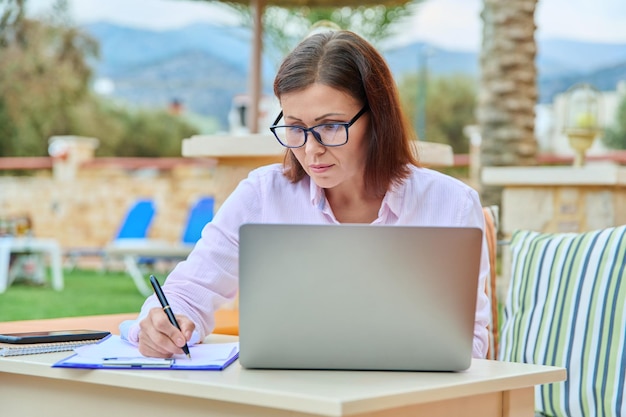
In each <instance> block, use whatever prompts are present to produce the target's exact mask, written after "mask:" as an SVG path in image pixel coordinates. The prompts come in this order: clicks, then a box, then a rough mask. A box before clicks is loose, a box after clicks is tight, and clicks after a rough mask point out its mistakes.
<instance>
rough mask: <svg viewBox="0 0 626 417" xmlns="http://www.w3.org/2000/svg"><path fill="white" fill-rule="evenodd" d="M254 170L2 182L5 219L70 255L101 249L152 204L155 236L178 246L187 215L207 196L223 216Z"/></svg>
mask: <svg viewBox="0 0 626 417" xmlns="http://www.w3.org/2000/svg"><path fill="white" fill-rule="evenodd" d="M248 171H249V168H237V167H229V166H223V167H219V169H218V168H216V167H213V168H211V167H198V166H187V165H182V166H179V167H176V168H174V169H171V170H137V171H134V172H125V171H124V170H118V169H114V168H104V169H90V170H81V171H79V173H78V175H77V176H76V177H75V178H74V179H64V180H59V179H55V178H54V177H53V176H52V175H50V174H47V175H46V174H44V175H38V176H34V177H0V216H5V217H8V216H15V215H22V214H26V215H28V216H29V217H30V218H31V219H32V222H33V232H34V235H35V236H37V237H48V238H55V239H57V240H58V241H59V243H60V244H61V246H62V247H63V248H64V249H70V248H96V247H102V246H103V245H105V244H106V243H108V242H110V241H111V240H112V239H113V238H114V237H115V235H116V233H117V231H118V229H119V227H120V224H121V222H122V220H123V219H124V217H125V215H126V211H127V210H128V208H129V207H130V206H131V205H132V204H133V203H134V202H135V201H136V200H137V199H140V198H152V199H153V200H154V202H155V204H156V207H157V213H156V216H155V218H154V221H153V223H152V226H151V229H150V233H149V236H150V237H152V238H158V239H165V240H168V241H172V242H176V241H179V240H180V239H181V237H182V233H183V229H184V227H185V223H186V218H187V213H188V211H189V209H190V207H191V206H192V205H193V203H194V202H195V201H196V200H197V199H198V198H199V197H201V196H213V197H214V198H215V209H216V210H217V209H218V208H219V206H220V205H221V204H222V202H223V201H224V199H225V198H226V197H227V196H228V195H229V194H230V193H231V192H232V190H233V189H234V187H235V186H236V185H237V183H238V182H239V181H240V180H241V179H242V178H244V177H245V176H246V175H247V173H248Z"/></svg>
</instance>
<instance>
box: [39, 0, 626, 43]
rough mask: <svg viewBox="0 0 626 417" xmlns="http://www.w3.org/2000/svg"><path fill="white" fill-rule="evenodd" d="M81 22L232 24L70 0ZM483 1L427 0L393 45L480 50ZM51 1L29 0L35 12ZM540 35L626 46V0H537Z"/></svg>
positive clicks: (175, 10) (211, 16)
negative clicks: (427, 43) (426, 44)
mask: <svg viewBox="0 0 626 417" xmlns="http://www.w3.org/2000/svg"><path fill="white" fill-rule="evenodd" d="M68 2H69V5H70V10H71V14H72V16H73V18H74V20H75V22H76V23H78V24H85V23H92V22H96V21H101V20H106V21H109V22H113V23H118V24H122V25H125V26H132V27H139V28H145V29H153V30H165V29H172V28H176V27H181V26H185V25H187V24H191V23H198V22H212V23H222V24H233V23H234V22H236V19H235V18H234V17H233V16H232V14H231V13H230V12H229V11H228V10H227V9H226V8H225V7H224V6H223V5H221V4H219V3H218V2H202V1H187V0H68ZM482 2H483V0H426V1H425V2H424V3H422V4H420V5H419V6H418V7H417V9H416V13H415V14H414V16H412V17H411V18H409V21H407V22H406V23H405V24H404V30H403V31H402V32H403V34H402V36H401V37H399V38H398V39H396V41H395V42H394V43H398V44H402V43H409V42H413V41H418V40H419V41H426V42H429V43H432V44H434V45H436V46H439V47H443V48H446V49H453V50H461V51H478V50H479V49H480V43H481V26H482V23H481V21H480V11H481V8H482ZM52 3H53V0H27V5H28V6H29V8H30V9H31V11H32V12H33V13H38V12H40V11H41V10H45V9H46V8H49V7H50V5H51V4H52ZM535 20H536V22H537V26H538V29H537V36H538V37H540V38H562V39H573V40H580V41H590V42H607V43H626V24H625V23H624V22H626V1H625V0H539V3H538V6H537V9H536V11H535Z"/></svg>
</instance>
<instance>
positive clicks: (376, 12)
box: [0, 0, 478, 157]
mask: <svg viewBox="0 0 626 417" xmlns="http://www.w3.org/2000/svg"><path fill="white" fill-rule="evenodd" d="M421 1H422V0H415V1H414V2H410V3H407V4H406V5H404V6H398V7H388V8H385V7H381V6H376V7H356V8H338V9H328V8H325V9H320V8H318V9H308V8H294V9H280V8H276V7H269V8H268V9H267V11H266V14H265V15H264V25H266V26H265V29H264V31H265V33H266V34H267V35H268V36H269V38H270V39H271V42H272V43H275V46H277V49H281V48H282V51H283V53H286V52H287V51H288V50H290V49H291V48H292V47H293V46H294V45H295V43H296V42H297V41H298V40H300V39H302V38H303V37H304V36H305V35H306V32H307V31H309V30H310V28H311V27H312V25H314V24H315V23H316V22H319V21H323V20H326V21H331V22H333V23H335V24H337V25H338V26H340V27H341V28H344V29H350V30H354V31H356V32H357V33H360V34H361V35H363V36H364V37H366V38H367V39H369V40H371V41H372V42H374V43H375V44H377V43H381V42H382V41H383V40H384V39H385V38H387V37H388V36H390V35H391V34H393V30H394V26H393V23H394V22H399V21H400V20H401V19H402V18H404V17H406V16H408V15H409V14H410V13H413V12H414V10H415V7H416V5H417V4H419V3H420V2H421ZM25 3H26V0H0V4H2V8H1V10H2V12H1V16H0V19H1V20H0V138H1V140H0V156H46V155H47V154H48V153H47V149H48V139H49V138H50V137H51V136H55V135H77V136H86V137H95V138H97V139H99V140H100V146H99V147H98V149H97V151H96V155H97V156H129V157H130V156H137V157H165V156H180V150H181V141H182V139H183V138H186V137H189V136H191V135H194V134H198V133H200V132H199V131H198V127H197V126H198V124H196V123H194V124H192V123H191V122H190V119H186V118H182V117H180V115H177V114H174V113H171V112H169V111H168V110H167V109H149V108H130V107H128V106H125V105H122V104H120V103H118V102H115V101H112V100H111V99H109V98H106V97H104V96H100V95H97V94H96V93H95V92H93V90H92V89H91V83H92V82H93V78H94V74H93V72H92V68H91V66H90V63H93V62H96V60H98V59H99V45H98V43H97V41H96V40H95V39H93V38H91V37H90V36H89V35H88V34H87V33H85V32H83V31H81V30H80V29H79V28H78V27H76V25H74V24H72V22H71V19H70V17H69V15H68V14H69V12H68V5H67V2H66V0H57V2H56V3H55V6H54V8H53V9H52V10H51V11H50V12H49V13H48V15H46V16H44V17H41V18H39V20H32V19H29V18H27V17H26V16H25ZM233 7H235V8H236V9H237V10H238V11H239V12H240V14H241V16H242V20H241V24H242V25H244V26H245V25H249V24H251V22H250V11H249V8H248V7H247V6H242V5H235V6H233ZM285 21H289V22H292V23H293V24H290V25H289V30H285V25H284V22H285ZM407 59H411V57H407ZM426 77H427V74H426V73H423V72H422V73H419V74H418V73H416V74H414V75H412V76H407V77H405V78H403V79H400V80H398V83H399V87H400V88H399V90H400V94H401V99H402V103H403V107H404V109H405V111H406V113H407V115H408V116H409V118H410V119H411V120H413V123H414V127H415V128H416V131H418V132H419V133H420V136H422V137H421V139H422V140H428V141H433V142H440V143H447V144H450V145H451V146H452V147H453V149H454V152H455V153H466V152H467V151H468V147H469V141H468V139H467V137H466V136H465V135H464V134H463V127H464V126H466V125H468V124H474V123H475V108H476V103H475V98H476V93H477V85H478V84H477V80H475V79H473V78H471V77H469V76H461V75H450V76H439V77H432V78H430V77H429V78H428V79H426ZM207 94H210V91H207ZM426 101H427V103H428V105H427V106H426ZM418 126H419V127H420V128H418Z"/></svg>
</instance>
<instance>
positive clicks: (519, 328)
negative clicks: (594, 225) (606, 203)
mask: <svg viewBox="0 0 626 417" xmlns="http://www.w3.org/2000/svg"><path fill="white" fill-rule="evenodd" d="M625 255H626V226H620V227H614V228H607V229H603V230H597V231H592V232H586V233H578V234H575V233H561V234H540V233H536V232H529V231H516V232H515V233H514V234H513V236H512V240H511V260H512V273H511V284H510V287H509V293H508V296H507V300H506V304H505V310H504V323H503V326H502V331H501V339H500V343H501V344H500V352H499V359H500V360H504V361H514V362H527V363H535V364H546V365H555V366H562V367H565V368H567V371H568V379H567V381H566V382H562V383H556V384H547V385H542V386H539V387H537V389H536V395H535V402H536V408H537V410H538V411H540V412H542V413H544V414H546V415H549V416H617V415H626V401H624V397H626V388H625V380H626V346H625V342H626V282H623V281H624V280H623V278H626V259H625Z"/></svg>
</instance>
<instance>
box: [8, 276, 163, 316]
mask: <svg viewBox="0 0 626 417" xmlns="http://www.w3.org/2000/svg"><path fill="white" fill-rule="evenodd" d="M155 275H156V274H155ZM157 277H158V278H159V280H160V281H161V282H163V281H164V278H165V277H164V276H158V275H157ZM64 281H65V288H64V289H63V291H55V290H53V289H52V288H51V287H50V281H49V280H47V281H46V284H45V285H32V284H30V285H29V284H26V283H19V282H17V283H14V284H13V285H11V286H10V287H9V288H7V290H6V292H4V293H3V294H0V322H3V321H14V320H30V319H46V318H56V317H76V316H90V315H95V314H114V313H132V312H138V311H139V309H140V308H141V305H142V304H143V302H144V300H145V297H144V296H143V295H141V294H140V293H139V291H138V290H137V288H136V287H135V285H134V283H133V281H132V279H131V278H130V276H128V275H127V274H126V273H124V272H100V271H89V270H73V271H65V273H64ZM146 282H148V279H147V277H146ZM148 288H150V284H149V283H148Z"/></svg>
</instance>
